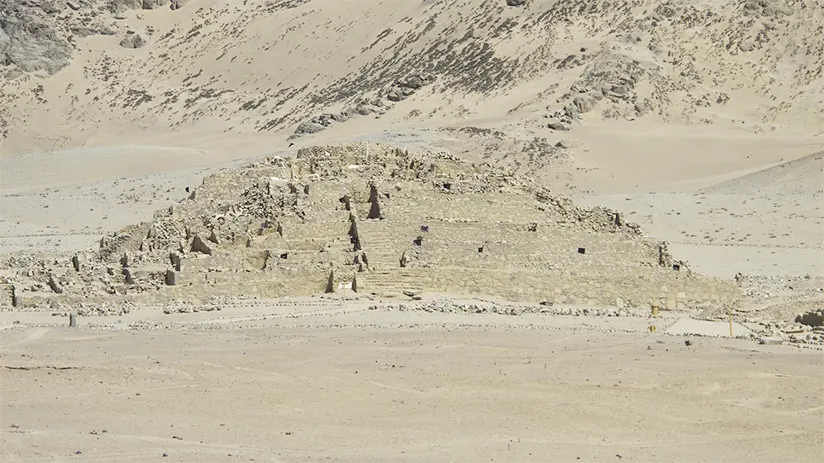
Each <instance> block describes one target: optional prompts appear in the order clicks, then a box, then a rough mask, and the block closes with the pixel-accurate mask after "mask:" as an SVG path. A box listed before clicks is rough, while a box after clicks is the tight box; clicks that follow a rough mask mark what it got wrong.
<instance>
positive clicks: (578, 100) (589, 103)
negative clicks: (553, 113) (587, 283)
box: [572, 95, 596, 114]
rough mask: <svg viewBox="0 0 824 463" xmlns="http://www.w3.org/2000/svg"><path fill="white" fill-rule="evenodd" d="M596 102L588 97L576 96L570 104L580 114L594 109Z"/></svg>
mask: <svg viewBox="0 0 824 463" xmlns="http://www.w3.org/2000/svg"><path fill="white" fill-rule="evenodd" d="M595 103H596V100H595V98H593V97H591V96H589V95H578V96H576V97H575V98H573V99H572V104H573V105H575V107H576V108H578V112H580V113H581V114H583V113H585V112H588V111H592V110H593V109H594V108H595Z"/></svg>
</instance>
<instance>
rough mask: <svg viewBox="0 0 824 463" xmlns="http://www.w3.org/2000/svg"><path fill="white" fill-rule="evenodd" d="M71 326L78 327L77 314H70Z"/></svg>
mask: <svg viewBox="0 0 824 463" xmlns="http://www.w3.org/2000/svg"><path fill="white" fill-rule="evenodd" d="M69 327H70V328H77V315H75V314H74V313H70V314H69Z"/></svg>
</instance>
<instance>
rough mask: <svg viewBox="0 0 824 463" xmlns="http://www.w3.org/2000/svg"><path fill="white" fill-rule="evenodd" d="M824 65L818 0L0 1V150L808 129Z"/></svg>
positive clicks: (815, 116) (823, 82)
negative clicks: (449, 128) (391, 135)
mask: <svg viewBox="0 0 824 463" xmlns="http://www.w3.org/2000/svg"><path fill="white" fill-rule="evenodd" d="M823 68H824V9H823V8H822V6H821V5H820V3H817V2H811V1H802V0H722V1H718V2H700V1H697V0H686V1H663V2H662V1H652V0H634V1H597V2H593V1H585V0H571V1H551V0H547V1H539V0H525V1H514V0H444V1H435V0H424V1H420V0H396V1H392V2H381V3H377V4H375V2H341V1H339V0H245V1H243V2H224V1H217V0H190V1H188V2H183V1H171V2H170V1H169V0H142V1H141V0H71V1H58V0H26V1H17V0H0V74H1V75H2V79H3V85H2V86H1V87H0V119H2V121H0V127H2V128H0V130H2V133H3V135H2V137H4V138H5V139H6V142H5V143H4V144H3V145H2V146H0V151H2V152H3V153H17V152H24V151H31V150H38V149H54V148H56V147H73V146H82V145H83V144H86V145H95V144H104V143H123V142H135V141H140V142H145V137H146V135H147V134H153V135H154V136H155V137H163V138H164V140H168V142H169V143H172V144H185V145H195V146H207V145H209V143H211V140H212V139H211V138H210V137H208V136H205V135H204V134H209V135H211V134H225V136H227V137H228V136H232V135H236V136H238V137H239V138H241V137H243V136H246V135H254V136H256V137H274V139H277V140H281V141H284V140H286V139H287V138H290V137H297V136H301V137H306V136H314V135H313V134H316V133H318V132H320V131H323V130H326V129H328V128H329V127H333V126H340V127H343V129H340V130H346V129H345V128H346V127H356V128H357V129H356V130H362V129H363V126H364V124H367V122H366V121H372V120H374V118H379V119H381V121H382V122H381V124H382V125H381V127H386V126H390V127H391V126H403V125H406V126H411V125H420V124H434V125H436V126H446V125H451V124H454V123H456V122H458V121H461V122H463V121H466V120H474V119H483V120H487V121H488V120H493V119H503V118H523V119H530V120H540V121H542V122H541V123H542V124H544V125H545V126H548V130H556V131H559V130H567V129H570V128H572V129H574V127H575V126H576V125H577V124H580V123H586V122H587V121H592V120H598V121H601V120H606V121H611V120H639V119H643V118H648V119H654V120H658V121H664V122H667V123H672V124H687V125H719V126H725V127H727V126H729V127H731V128H733V127H735V128H745V129H747V130H756V131H759V130H761V131H775V130H792V131H794V132H798V133H803V134H808V135H815V134H820V133H821V127H824V100H822V99H821V98H820V92H821V91H822V88H824V75H822V69H823ZM357 120H360V121H361V122H360V123H358V122H354V121H357ZM368 124H371V122H370V123H368ZM368 124H367V127H368Z"/></svg>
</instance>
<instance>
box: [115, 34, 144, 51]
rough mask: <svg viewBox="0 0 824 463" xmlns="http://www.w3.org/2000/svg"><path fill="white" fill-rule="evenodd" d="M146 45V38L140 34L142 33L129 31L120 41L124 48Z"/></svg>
mask: <svg viewBox="0 0 824 463" xmlns="http://www.w3.org/2000/svg"><path fill="white" fill-rule="evenodd" d="M145 45H146V39H144V38H143V37H141V36H140V34H135V33H133V32H132V33H129V34H127V35H126V37H124V38H123V40H121V41H120V46H121V47H123V48H141V47H144V46H145Z"/></svg>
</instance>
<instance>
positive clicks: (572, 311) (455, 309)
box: [370, 299, 650, 318]
mask: <svg viewBox="0 0 824 463" xmlns="http://www.w3.org/2000/svg"><path fill="white" fill-rule="evenodd" d="M379 307H382V308H384V309H388V310H398V311H401V312H404V311H423V312H429V313H470V314H497V315H524V314H542V315H559V316H575V317H643V318H648V317H649V316H650V312H649V310H640V309H630V308H617V307H551V306H530V305H518V306H506V305H495V304H477V303H472V304H462V303H457V302H454V301H452V300H449V299H438V300H434V301H420V302H410V303H404V304H390V305H384V306H377V305H373V306H371V307H370V309H371V310H377V309H378V308H379Z"/></svg>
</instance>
